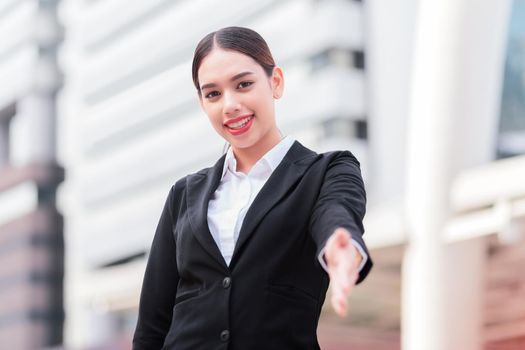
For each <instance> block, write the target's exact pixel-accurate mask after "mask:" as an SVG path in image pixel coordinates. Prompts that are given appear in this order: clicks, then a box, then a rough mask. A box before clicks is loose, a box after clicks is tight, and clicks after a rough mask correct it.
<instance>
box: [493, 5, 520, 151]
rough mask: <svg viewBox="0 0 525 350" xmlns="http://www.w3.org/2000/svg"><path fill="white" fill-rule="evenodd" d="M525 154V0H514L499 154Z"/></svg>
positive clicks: (508, 42) (500, 126)
mask: <svg viewBox="0 0 525 350" xmlns="http://www.w3.org/2000/svg"><path fill="white" fill-rule="evenodd" d="M518 154H525V0H514V4H513V7H512V13H511V18H510V23H509V36H508V41H507V53H506V59H505V75H504V80H503V93H502V98H501V115H500V125H499V135H498V149H497V157H498V158H505V157H511V156H515V155H518Z"/></svg>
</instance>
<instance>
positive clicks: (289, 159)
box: [230, 141, 316, 269]
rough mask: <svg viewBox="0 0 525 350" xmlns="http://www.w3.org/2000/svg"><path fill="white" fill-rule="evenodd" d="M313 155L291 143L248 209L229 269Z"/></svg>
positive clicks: (310, 161)
mask: <svg viewBox="0 0 525 350" xmlns="http://www.w3.org/2000/svg"><path fill="white" fill-rule="evenodd" d="M315 155H316V153H315V152H313V151H312V150H310V149H308V148H306V147H304V146H303V145H302V144H301V143H300V142H298V141H295V142H294V143H293V145H292V147H291V148H290V150H289V151H288V152H287V153H286V155H285V156H284V158H283V160H282V161H281V163H280V164H279V165H278V166H277V168H275V170H274V171H273V173H272V175H271V176H270V178H269V179H268V181H266V183H265V184H264V186H263V187H262V188H261V190H260V191H259V193H258V194H257V196H256V197H255V199H254V201H253V203H252V205H251V206H250V208H249V209H248V212H247V213H246V216H245V218H244V221H243V223H242V226H241V230H240V232H239V238H238V240H237V243H236V244H235V248H234V251H233V256H232V260H231V262H230V269H231V268H232V267H233V266H234V265H235V263H236V261H237V260H238V259H239V254H240V253H241V251H242V248H243V246H244V245H245V244H246V243H247V241H248V240H249V238H250V236H251V235H252V234H253V232H254V231H255V229H256V228H257V225H258V224H259V222H260V221H261V220H262V219H263V218H264V216H265V215H266V213H267V212H268V211H269V210H270V209H272V208H273V206H275V204H277V202H278V201H279V200H280V199H281V198H282V197H283V196H284V195H285V194H286V192H287V191H288V189H289V188H290V187H292V186H293V185H294V184H295V183H296V182H297V181H298V180H299V179H300V178H301V177H302V175H303V174H304V172H305V171H306V169H307V168H308V166H309V165H310V164H311V163H312V161H313V160H314V158H315V157H314V156H315Z"/></svg>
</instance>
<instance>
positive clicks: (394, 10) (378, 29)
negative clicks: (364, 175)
mask: <svg viewBox="0 0 525 350" xmlns="http://www.w3.org/2000/svg"><path fill="white" fill-rule="evenodd" d="M417 2H418V0H391V1H381V0H370V1H365V2H364V5H363V6H364V14H365V37H366V41H365V46H366V47H365V57H366V68H365V69H366V76H367V79H366V85H367V87H366V96H367V108H368V130H369V131H368V140H369V149H370V156H369V167H370V172H369V173H370V179H369V183H370V185H371V186H370V193H369V198H370V203H371V204H372V205H374V203H381V204H384V203H385V201H400V200H401V198H402V195H403V191H404V187H403V186H404V179H405V170H406V169H405V161H406V155H405V147H406V138H405V136H406V125H407V115H408V111H409V91H410V90H409V86H410V70H411V67H412V50H413V40H414V36H415V35H414V33H415V30H414V27H415V22H416V15H417Z"/></svg>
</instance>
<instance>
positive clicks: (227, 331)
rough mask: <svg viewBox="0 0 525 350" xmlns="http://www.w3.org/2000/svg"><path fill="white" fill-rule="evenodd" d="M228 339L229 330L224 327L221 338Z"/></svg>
mask: <svg viewBox="0 0 525 350" xmlns="http://www.w3.org/2000/svg"><path fill="white" fill-rule="evenodd" d="M229 339H230V331H229V330H227V329H225V330H223V331H222V332H221V340H222V341H228V340H229Z"/></svg>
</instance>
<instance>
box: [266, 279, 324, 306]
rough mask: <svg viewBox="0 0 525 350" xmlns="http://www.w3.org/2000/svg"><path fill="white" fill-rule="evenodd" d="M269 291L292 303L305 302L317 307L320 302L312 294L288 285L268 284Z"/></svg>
mask: <svg viewBox="0 0 525 350" xmlns="http://www.w3.org/2000/svg"><path fill="white" fill-rule="evenodd" d="M268 291H269V292H270V293H273V294H277V295H279V296H281V297H284V298H286V299H289V300H291V301H295V302H298V301H301V300H302V301H305V302H308V303H310V304H313V305H317V303H318V300H317V298H315V297H314V296H313V295H311V294H310V293H308V292H306V291H304V290H302V289H300V288H297V287H294V286H291V285H286V284H268Z"/></svg>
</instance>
